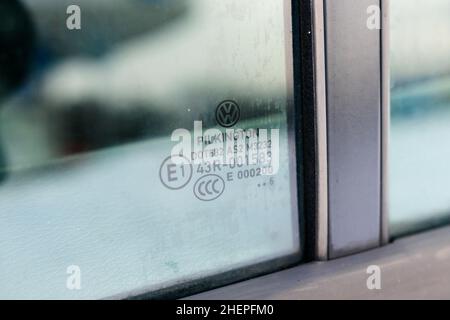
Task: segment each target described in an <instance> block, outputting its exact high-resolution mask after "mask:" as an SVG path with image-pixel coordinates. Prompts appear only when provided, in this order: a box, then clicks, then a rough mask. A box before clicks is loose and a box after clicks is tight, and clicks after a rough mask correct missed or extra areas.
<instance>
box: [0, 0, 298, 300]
mask: <svg viewBox="0 0 450 320" xmlns="http://www.w3.org/2000/svg"><path fill="white" fill-rule="evenodd" d="M8 2H9V3H15V4H20V6H17V7H16V8H12V7H10V8H9V9H8V10H12V11H14V10H18V8H19V7H20V8H22V9H24V10H22V9H20V10H19V11H21V12H22V13H25V14H24V15H23V14H22V15H17V16H16V15H13V14H12V13H9V14H8V16H10V17H15V18H10V19H6V18H5V19H0V35H1V37H3V39H2V41H6V40H4V39H5V38H7V37H8V32H12V31H11V30H14V28H15V27H18V26H19V25H24V23H23V22H24V21H25V20H26V21H28V22H29V25H27V26H28V27H29V28H30V30H28V31H29V32H28V33H27V31H26V30H25V31H24V30H22V31H21V32H22V33H20V32H19V33H18V34H20V36H21V37H23V38H21V39H22V40H23V41H24V42H25V43H28V44H29V46H28V47H29V48H28V49H29V50H30V53H29V54H23V56H22V57H21V58H20V59H19V61H20V62H19V63H17V61H16V62H14V61H13V60H14V56H13V55H11V52H9V53H8V52H6V51H3V52H0V57H1V58H2V59H5V58H7V59H11V61H10V64H9V67H8V68H7V71H8V72H10V73H6V76H2V77H1V78H0V82H1V83H2V84H1V85H0V89H2V90H1V91H0V92H1V93H2V100H1V102H0V107H1V109H0V129H1V154H2V155H3V156H2V161H1V168H0V172H1V173H2V177H1V178H0V298H7V299H9V298H26V299H28V298H44V299H46V298H49V299H50V298H58V299H59V298H63V299H78V298H105V297H115V296H117V295H124V294H125V295H126V294H128V293H142V292H146V291H154V290H159V289H162V288H167V287H171V286H173V285H176V284H179V283H183V282H185V281H191V280H198V279H202V278H204V277H208V276H213V275H216V274H219V273H223V272H226V271H230V270H235V269H238V268H242V267H245V266H250V265H254V264H258V263H262V262H266V261H270V260H272V259H278V258H282V257H288V256H299V255H300V251H301V250H300V247H301V246H300V236H299V223H298V221H299V217H298V210H297V205H296V201H297V200H296V173H295V165H294V162H293V158H294V155H295V152H294V151H295V149H294V142H293V141H292V139H291V138H290V132H291V130H290V129H291V127H290V125H289V124H288V119H292V118H293V117H292V115H291V114H290V112H291V111H290V107H288V106H289V102H288V101H291V100H292V88H293V85H292V77H293V76H292V60H291V59H292V58H291V52H292V45H291V22H290V21H291V19H290V7H289V5H288V4H289V3H290V1H282V0H277V1H273V0H246V1H241V0H190V1H186V0H183V1H181V0H180V1H178V0H170V1H168V0H164V1H158V0H152V1H138V0H132V1H131V0H120V1H119V0H114V1H112V0H108V1H105V0H101V1H100V0H96V1H91V0H89V1H88V0H83V1H81V0H79V1H66V0H63V1H62V0H41V1H34V0H23V1H8ZM73 4H75V5H78V6H79V8H80V9H81V11H80V12H81V24H80V26H81V29H79V30H78V29H75V30H69V29H68V28H67V21H66V20H67V18H68V17H70V15H71V14H72V13H73V12H74V11H69V14H67V11H66V10H67V7H68V6H69V5H73ZM5 10H6V9H5ZM12 11H11V12H12ZM2 17H3V15H2ZM24 35H27V37H25V36H24ZM19 47H21V48H22V47H23V44H22V46H20V45H19ZM2 48H3V47H2ZM28 49H27V50H28ZM14 50H15V49H14ZM14 50H13V51H14ZM14 52H17V51H14ZM26 59H28V60H26ZM25 60H26V61H29V62H30V63H29V65H30V67H29V68H28V70H25V69H24V70H19V71H20V72H18V71H17V70H15V69H14V68H15V67H16V66H18V65H19V64H20V63H22V64H25V63H26V61H25ZM3 61H4V60H3ZM18 74H20V77H21V78H23V79H22V80H20V81H19V80H17V83H15V85H14V86H13V85H10V86H7V85H6V84H5V83H7V82H8V81H9V80H11V79H12V78H13V76H14V77H15V76H17V75H18ZM8 75H9V76H8ZM16 78H19V76H17V77H16ZM13 80H16V79H15V78H14V79H13ZM224 101H231V102H233V103H235V104H236V105H238V107H239V109H240V114H239V116H240V117H239V122H238V123H237V124H236V125H235V127H239V128H242V129H247V128H259V129H260V128H267V129H274V128H276V129H279V130H280V139H279V141H280V169H279V172H278V173H277V174H276V175H274V176H265V175H258V174H256V176H255V175H254V174H253V173H254V172H255V171H250V172H249V171H247V172H245V170H247V169H249V166H244V167H240V168H238V167H234V168H231V166H230V167H226V166H223V167H221V168H217V167H216V168H200V167H201V166H197V165H194V166H193V171H192V173H191V176H190V178H189V179H187V180H186V181H184V182H183V183H180V184H177V183H176V182H175V183H174V182H173V178H174V176H173V172H172V171H171V169H170V168H169V171H167V167H164V166H163V163H164V160H165V159H166V158H167V157H168V156H169V155H170V153H171V149H172V147H173V146H174V142H173V141H171V134H172V132H173V131H174V130H176V129H180V128H186V129H188V130H190V131H191V130H192V129H193V128H194V121H196V120H198V121H202V123H203V128H204V129H205V130H206V129H208V128H217V129H219V130H225V129H224V128H223V127H221V126H219V125H218V121H217V116H216V108H217V106H219V105H220V104H221V103H222V102H224ZM225 120H226V119H225ZM161 168H162V169H161ZM243 171H244V172H243ZM256 172H257V171H256ZM167 174H169V175H171V176H170V177H169V176H167ZM208 174H209V175H210V176H211V175H215V176H214V177H216V176H218V177H220V180H217V179H216V180H213V181H212V182H211V183H210V185H209V186H210V188H209V189H206V192H207V191H208V190H209V191H210V192H213V191H216V190H219V189H220V191H221V192H220V194H217V198H215V199H213V201H205V200H211V199H210V198H208V199H199V197H200V198H201V195H199V194H198V191H199V190H196V187H198V186H200V185H201V186H203V187H205V186H206V184H207V183H208V181H207V180H208V176H207V175H208ZM230 177H231V178H230ZM175 178H176V176H175ZM168 179H169V180H170V181H168ZM202 179H203V180H202ZM202 181H204V182H205V183H204V184H202ZM214 182H217V183H218V184H217V185H216V184H215V185H214V187H215V189H212V183H214ZM222 183H223V185H222ZM173 189H176V190H173ZM200 192H201V189H200ZM203 193H205V189H203ZM77 276H81V278H80V279H78V278H77ZM78 289H80V290H78Z"/></svg>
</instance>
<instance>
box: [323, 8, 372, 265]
mask: <svg viewBox="0 0 450 320" xmlns="http://www.w3.org/2000/svg"><path fill="white" fill-rule="evenodd" d="M371 5H380V2H379V1H375V0H340V1H336V0H325V25H326V37H325V43H326V59H327V101H328V102H327V107H328V110H327V113H328V124H327V126H328V183H329V185H328V191H329V207H328V214H329V257H330V258H337V257H341V256H344V255H348V254H351V253H354V252H358V251H362V250H366V249H369V248H373V247H376V246H378V245H379V244H380V230H381V201H380V198H381V194H380V193H381V181H380V180H381V132H380V128H381V88H380V87H381V41H380V40H381V39H380V34H381V32H380V31H379V30H369V28H368V27H367V18H368V17H369V15H368V14H367V8H368V7H369V6H371Z"/></svg>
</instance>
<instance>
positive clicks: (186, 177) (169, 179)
mask: <svg viewBox="0 0 450 320" xmlns="http://www.w3.org/2000/svg"><path fill="white" fill-rule="evenodd" d="M192 172H193V168H192V164H191V163H190V162H189V160H187V159H186V158H184V157H180V156H178V157H172V156H170V157H168V158H167V159H166V160H164V161H163V163H162V165H161V167H160V169H159V179H160V180H161V183H162V184H163V185H164V186H165V187H166V188H167V189H170V190H180V189H183V188H184V187H185V186H186V185H187V184H188V183H189V182H190V181H191V178H192Z"/></svg>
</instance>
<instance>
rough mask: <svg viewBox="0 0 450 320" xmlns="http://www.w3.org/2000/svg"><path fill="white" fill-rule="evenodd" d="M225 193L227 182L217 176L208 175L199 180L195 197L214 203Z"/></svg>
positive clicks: (196, 184) (195, 189)
mask: <svg viewBox="0 0 450 320" xmlns="http://www.w3.org/2000/svg"><path fill="white" fill-rule="evenodd" d="M224 191H225V181H224V180H223V179H222V178H221V177H219V176H218V175H216V174H208V175H206V176H203V177H201V178H200V179H198V180H197V182H196V183H195V185H194V195H195V196H196V197H197V198H198V199H199V200H201V201H213V200H216V199H217V198H219V197H220V196H221V195H222V193H223V192H224Z"/></svg>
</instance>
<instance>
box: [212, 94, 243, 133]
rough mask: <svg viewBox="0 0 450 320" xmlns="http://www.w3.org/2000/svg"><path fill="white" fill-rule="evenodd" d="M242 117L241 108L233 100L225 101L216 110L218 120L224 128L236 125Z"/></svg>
mask: <svg viewBox="0 0 450 320" xmlns="http://www.w3.org/2000/svg"><path fill="white" fill-rule="evenodd" d="M240 117H241V110H240V109H239V106H238V104H237V103H236V102H234V101H231V100H226V101H223V102H222V103H220V104H219V106H218V107H217V110H216V121H217V123H218V124H219V125H221V126H222V127H224V128H230V127H232V126H234V125H235V124H236V123H237V122H238V121H239V118H240Z"/></svg>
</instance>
